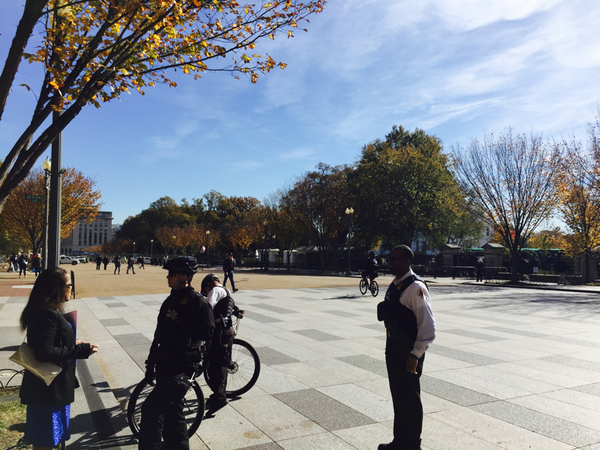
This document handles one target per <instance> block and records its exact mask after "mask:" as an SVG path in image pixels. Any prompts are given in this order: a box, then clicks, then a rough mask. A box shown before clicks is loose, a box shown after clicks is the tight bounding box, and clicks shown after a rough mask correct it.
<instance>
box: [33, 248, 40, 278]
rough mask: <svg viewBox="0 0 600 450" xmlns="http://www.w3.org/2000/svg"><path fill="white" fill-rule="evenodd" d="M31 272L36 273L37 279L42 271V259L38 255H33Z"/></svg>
mask: <svg viewBox="0 0 600 450" xmlns="http://www.w3.org/2000/svg"><path fill="white" fill-rule="evenodd" d="M31 271H32V272H33V273H34V275H35V277H36V278H37V277H38V275H39V274H40V272H41V271H42V258H41V257H40V255H39V254H38V253H36V254H35V255H33V257H32V258H31Z"/></svg>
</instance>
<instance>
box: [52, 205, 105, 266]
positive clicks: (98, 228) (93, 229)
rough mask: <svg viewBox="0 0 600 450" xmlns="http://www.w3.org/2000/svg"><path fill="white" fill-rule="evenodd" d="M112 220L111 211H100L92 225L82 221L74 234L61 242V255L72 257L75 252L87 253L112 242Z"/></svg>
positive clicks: (74, 230)
mask: <svg viewBox="0 0 600 450" xmlns="http://www.w3.org/2000/svg"><path fill="white" fill-rule="evenodd" d="M112 219H113V217H112V212H111V211H100V212H99V213H98V215H97V216H96V218H95V219H94V220H93V221H92V223H87V222H85V221H83V220H80V221H79V223H78V224H77V226H75V228H74V229H73V232H72V233H71V234H70V235H69V236H68V237H66V238H65V239H63V240H62V241H61V243H60V254H61V255H72V254H73V251H85V250H87V249H88V248H90V247H96V246H99V245H103V244H106V243H107V242H109V241H111V240H112V238H113V225H112Z"/></svg>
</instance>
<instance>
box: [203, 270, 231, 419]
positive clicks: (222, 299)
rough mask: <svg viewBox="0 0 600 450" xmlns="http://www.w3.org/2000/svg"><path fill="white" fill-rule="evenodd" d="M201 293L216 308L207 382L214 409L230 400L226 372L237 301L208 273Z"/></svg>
mask: <svg viewBox="0 0 600 450" xmlns="http://www.w3.org/2000/svg"><path fill="white" fill-rule="evenodd" d="M201 291H202V294H203V295H205V296H206V299H207V301H208V304H209V305H210V307H211V308H212V309H213V314H214V317H215V333H214V335H213V338H212V340H211V343H210V350H209V355H208V379H209V382H208V386H209V387H210V388H211V389H212V391H213V394H212V395H211V396H210V397H209V399H208V401H207V404H208V411H209V413H211V412H215V411H217V410H219V409H221V408H223V407H224V406H225V405H226V404H227V396H226V394H225V391H226V387H227V374H228V370H229V365H230V363H231V347H232V345H233V339H234V337H235V336H234V331H233V327H232V326H231V325H232V323H231V314H232V312H233V308H234V306H235V303H234V301H233V299H232V298H231V295H230V293H229V291H228V290H227V288H225V287H223V285H221V283H220V282H219V277H217V276H216V275H214V274H212V273H211V274H208V275H207V276H205V277H204V279H203V280H202V288H201Z"/></svg>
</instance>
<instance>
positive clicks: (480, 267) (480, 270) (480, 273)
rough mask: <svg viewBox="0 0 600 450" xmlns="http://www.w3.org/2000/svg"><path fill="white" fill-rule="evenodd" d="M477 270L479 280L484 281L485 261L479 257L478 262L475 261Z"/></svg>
mask: <svg viewBox="0 0 600 450" xmlns="http://www.w3.org/2000/svg"><path fill="white" fill-rule="evenodd" d="M475 272H476V274H477V281H478V282H479V281H481V282H483V261H482V260H481V259H480V258H477V262H476V263H475Z"/></svg>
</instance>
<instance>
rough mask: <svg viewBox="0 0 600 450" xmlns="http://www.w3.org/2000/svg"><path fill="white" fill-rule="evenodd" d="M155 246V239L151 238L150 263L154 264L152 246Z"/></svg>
mask: <svg viewBox="0 0 600 450" xmlns="http://www.w3.org/2000/svg"><path fill="white" fill-rule="evenodd" d="M153 246H154V239H150V264H152V247H153Z"/></svg>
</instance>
